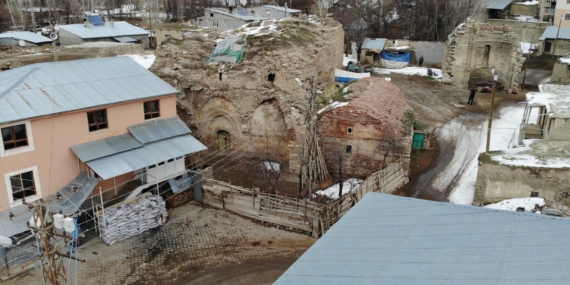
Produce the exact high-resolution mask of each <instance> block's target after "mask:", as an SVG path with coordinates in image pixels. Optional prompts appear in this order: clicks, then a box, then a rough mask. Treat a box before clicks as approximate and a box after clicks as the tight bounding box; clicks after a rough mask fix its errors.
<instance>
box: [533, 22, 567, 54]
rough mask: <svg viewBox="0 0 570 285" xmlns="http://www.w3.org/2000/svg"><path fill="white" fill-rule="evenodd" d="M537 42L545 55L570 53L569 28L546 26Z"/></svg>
mask: <svg viewBox="0 0 570 285" xmlns="http://www.w3.org/2000/svg"><path fill="white" fill-rule="evenodd" d="M538 40H539V41H540V42H541V44H542V52H543V53H545V54H556V55H563V54H566V53H570V27H557V26H548V27H546V30H544V32H543V33H542V36H540V38H539V39H538Z"/></svg>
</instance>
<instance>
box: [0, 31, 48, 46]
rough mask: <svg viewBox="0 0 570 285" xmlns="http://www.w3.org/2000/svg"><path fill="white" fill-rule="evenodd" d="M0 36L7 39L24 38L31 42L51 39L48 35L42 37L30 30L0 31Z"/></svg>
mask: <svg viewBox="0 0 570 285" xmlns="http://www.w3.org/2000/svg"><path fill="white" fill-rule="evenodd" d="M0 38H9V39H16V40H24V41H28V42H31V43H36V44H38V43H49V42H51V41H52V40H51V39H50V38H48V37H44V36H42V35H39V34H36V33H32V32H6V33H1V34H0Z"/></svg>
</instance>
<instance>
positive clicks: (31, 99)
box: [0, 57, 178, 124]
mask: <svg viewBox="0 0 570 285" xmlns="http://www.w3.org/2000/svg"><path fill="white" fill-rule="evenodd" d="M176 93H178V91H177V90H176V89H174V87H172V86H170V85H169V84H168V83H166V82H164V81H163V80H162V79H160V78H159V77H158V76H156V75H154V74H153V73H152V72H150V71H148V70H146V69H145V68H144V67H142V66H141V65H140V64H138V63H136V62H135V61H133V60H132V59H130V58H129V57H110V58H93V59H82V60H73V61H58V62H49V63H36V64H32V65H27V66H24V67H18V68H14V69H11V70H7V71H3V72H0V124H1V123H7V122H12V121H20V120H25V119H30V118H35V117H41V116H47V115H52V114H57V113H61V112H68V111H74V110H80V109H85V108H91V107H96V106H103V105H109V104H115V103H120V102H127V101H132V100H139V99H145V98H152V97H157V96H161V95H168V94H176Z"/></svg>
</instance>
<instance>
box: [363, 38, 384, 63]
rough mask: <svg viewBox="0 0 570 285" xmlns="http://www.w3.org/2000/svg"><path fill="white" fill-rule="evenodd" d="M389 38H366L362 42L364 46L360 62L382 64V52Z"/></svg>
mask: <svg viewBox="0 0 570 285" xmlns="http://www.w3.org/2000/svg"><path fill="white" fill-rule="evenodd" d="M386 41H388V39H384V38H366V39H364V41H363V42H362V48H361V52H360V63H363V64H380V62H381V59H382V58H381V57H380V54H381V53H382V50H383V49H384V45H385V44H386Z"/></svg>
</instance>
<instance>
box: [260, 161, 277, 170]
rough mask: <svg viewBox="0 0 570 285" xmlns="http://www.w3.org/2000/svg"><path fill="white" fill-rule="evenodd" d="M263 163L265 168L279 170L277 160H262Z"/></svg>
mask: <svg viewBox="0 0 570 285" xmlns="http://www.w3.org/2000/svg"><path fill="white" fill-rule="evenodd" d="M263 165H265V168H266V169H267V170H269V171H277V172H279V171H281V164H279V163H277V162H273V161H264V162H263Z"/></svg>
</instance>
